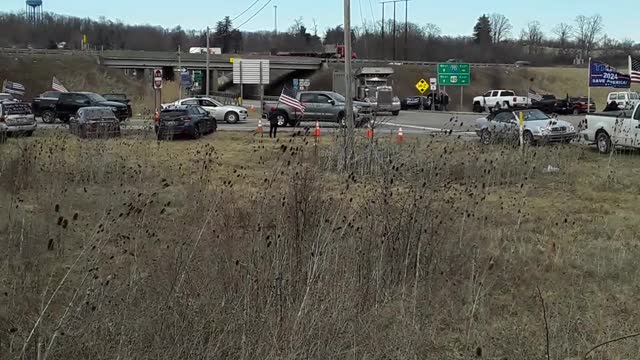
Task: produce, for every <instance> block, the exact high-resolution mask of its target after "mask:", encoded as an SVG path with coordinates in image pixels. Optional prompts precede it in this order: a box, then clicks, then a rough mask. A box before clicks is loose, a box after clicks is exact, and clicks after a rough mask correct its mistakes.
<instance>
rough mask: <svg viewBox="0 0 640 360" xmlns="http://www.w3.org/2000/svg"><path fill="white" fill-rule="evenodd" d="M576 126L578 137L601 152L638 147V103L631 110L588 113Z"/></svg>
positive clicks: (639, 106)
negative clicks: (578, 132) (594, 145)
mask: <svg viewBox="0 0 640 360" xmlns="http://www.w3.org/2000/svg"><path fill="white" fill-rule="evenodd" d="M578 128H579V129H581V130H580V137H581V138H583V139H584V140H586V141H587V142H589V143H591V144H596V145H597V146H598V151H599V152H600V153H601V154H608V153H610V152H611V151H612V150H613V149H614V148H615V147H627V148H640V104H638V105H636V106H635V108H634V109H633V110H626V111H625V110H621V111H609V112H604V113H593V114H588V115H587V118H586V119H585V120H583V121H582V123H581V124H580V126H579V127H578Z"/></svg>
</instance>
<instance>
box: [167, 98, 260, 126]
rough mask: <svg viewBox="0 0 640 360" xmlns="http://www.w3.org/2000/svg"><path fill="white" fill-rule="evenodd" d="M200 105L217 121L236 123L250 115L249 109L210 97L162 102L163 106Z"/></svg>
mask: <svg viewBox="0 0 640 360" xmlns="http://www.w3.org/2000/svg"><path fill="white" fill-rule="evenodd" d="M187 105H190V106H200V107H202V108H203V109H205V110H206V111H208V112H209V113H210V114H211V116H213V118H214V119H215V120H216V121H223V120H224V121H225V122H227V124H235V123H237V122H238V121H244V120H246V119H247V118H248V117H249V113H248V112H247V109H245V108H243V107H241V106H233V105H223V104H222V103H221V102H219V101H218V100H216V99H213V98H208V97H198V98H186V99H181V100H178V101H176V102H173V103H169V104H162V108H163V109H164V108H169V107H176V106H187Z"/></svg>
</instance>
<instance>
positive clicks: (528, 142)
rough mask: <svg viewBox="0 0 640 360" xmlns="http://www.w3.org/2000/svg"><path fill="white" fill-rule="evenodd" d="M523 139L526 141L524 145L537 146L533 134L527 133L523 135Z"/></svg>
mask: <svg viewBox="0 0 640 360" xmlns="http://www.w3.org/2000/svg"><path fill="white" fill-rule="evenodd" d="M522 137H523V139H524V143H525V145H527V146H535V145H536V139H534V137H533V134H532V133H531V131H525V132H524V134H523V135H522Z"/></svg>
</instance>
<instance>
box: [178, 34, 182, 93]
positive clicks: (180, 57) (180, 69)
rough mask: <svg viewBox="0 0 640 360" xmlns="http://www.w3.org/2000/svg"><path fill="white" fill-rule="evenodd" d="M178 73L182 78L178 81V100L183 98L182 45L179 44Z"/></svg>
mask: <svg viewBox="0 0 640 360" xmlns="http://www.w3.org/2000/svg"><path fill="white" fill-rule="evenodd" d="M178 74H180V75H178V76H179V78H180V82H179V83H178V84H179V85H180V86H178V100H180V99H182V51H181V49H180V45H178Z"/></svg>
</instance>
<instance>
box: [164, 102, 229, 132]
mask: <svg viewBox="0 0 640 360" xmlns="http://www.w3.org/2000/svg"><path fill="white" fill-rule="evenodd" d="M217 129H218V124H217V122H216V120H215V119H214V118H213V116H211V114H210V113H209V112H208V111H207V110H205V109H204V108H202V107H201V106H198V105H180V106H172V107H168V108H165V109H163V110H162V111H161V112H160V118H159V119H157V120H156V124H155V131H156V135H157V136H158V139H159V140H161V139H167V138H173V136H175V135H188V136H190V137H191V138H192V139H198V138H199V137H200V136H202V135H203V134H210V133H212V132H214V131H216V130H217Z"/></svg>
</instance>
